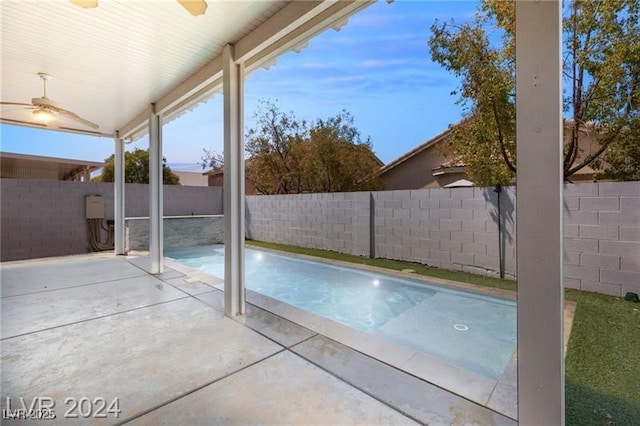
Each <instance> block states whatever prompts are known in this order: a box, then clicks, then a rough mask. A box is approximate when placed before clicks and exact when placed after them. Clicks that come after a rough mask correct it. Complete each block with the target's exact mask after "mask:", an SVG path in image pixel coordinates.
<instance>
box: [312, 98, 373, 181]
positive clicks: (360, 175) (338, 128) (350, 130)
mask: <svg viewBox="0 0 640 426" xmlns="http://www.w3.org/2000/svg"><path fill="white" fill-rule="evenodd" d="M305 145H306V149H307V153H306V155H305V156H304V159H303V163H302V164H303V168H304V176H305V181H306V185H307V188H308V190H309V191H310V192H350V191H369V190H377V189H381V187H382V183H381V181H380V180H379V179H378V178H376V177H374V176H373V173H374V172H375V171H376V170H378V169H379V168H380V167H381V163H380V160H378V158H377V157H376V156H375V155H374V154H373V150H372V146H371V142H370V140H369V139H368V138H367V139H366V140H364V141H363V140H361V138H360V132H359V131H358V129H357V128H356V127H355V124H354V118H353V116H352V115H351V114H350V113H348V112H347V111H344V110H343V111H342V112H340V113H339V114H337V115H336V116H334V117H330V118H329V119H327V120H322V119H319V120H317V121H316V122H315V123H314V124H313V125H312V126H311V129H310V130H309V139H308V141H307V142H306V143H305Z"/></svg>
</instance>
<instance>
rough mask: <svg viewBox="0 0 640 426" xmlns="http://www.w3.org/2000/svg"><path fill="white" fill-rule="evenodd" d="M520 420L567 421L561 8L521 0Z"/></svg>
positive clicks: (552, 1) (551, 0)
mask: <svg viewBox="0 0 640 426" xmlns="http://www.w3.org/2000/svg"><path fill="white" fill-rule="evenodd" d="M516 22H517V24H516V114H517V120H516V123H517V124H516V126H517V128H516V132H517V145H518V146H517V148H518V164H517V166H518V167H517V170H518V171H517V183H518V185H517V189H516V191H517V196H518V208H517V220H516V223H517V232H516V234H517V240H516V246H517V247H516V250H517V268H518V269H517V270H518V423H519V424H521V425H558V426H562V425H564V356H563V348H564V345H563V323H564V321H563V318H564V292H563V285H562V284H563V283H562V262H563V253H562V233H563V230H562V199H563V198H562V189H563V187H562V184H563V173H562V58H561V54H562V5H561V0H546V1H535V2H534V1H518V2H516Z"/></svg>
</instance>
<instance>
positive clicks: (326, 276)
mask: <svg viewBox="0 0 640 426" xmlns="http://www.w3.org/2000/svg"><path fill="white" fill-rule="evenodd" d="M165 256H167V257H170V258H173V259H176V260H177V261H179V262H181V263H183V264H185V265H187V266H190V267H192V268H195V269H199V270H201V271H204V272H206V273H208V274H211V275H214V276H216V277H220V278H222V277H224V247H223V246H203V247H195V248H189V249H179V250H172V251H167V252H165ZM245 274H246V275H245V277H246V278H245V285H246V286H247V288H249V289H251V290H253V291H256V292H258V293H261V294H264V295H266V296H269V297H272V298H274V299H278V300H281V301H283V302H285V303H288V304H291V305H294V306H297V307H299V308H301V309H304V310H307V311H310V312H313V313H315V314H317V315H321V316H323V317H325V318H329V319H332V320H334V321H338V322H340V323H343V324H345V325H348V326H350V327H353V328H356V329H359V330H362V331H365V332H368V333H371V334H374V335H377V336H381V337H383V338H386V339H388V340H391V341H393V342H395V343H398V344H400V345H403V346H405V347H409V348H411V349H414V350H416V351H419V352H422V353H425V354H428V355H431V356H434V357H437V358H439V359H442V360H444V361H447V362H449V363H452V364H455V365H458V366H460V367H462V368H465V369H467V370H470V371H473V372H476V373H478V374H482V375H484V376H486V377H489V378H492V379H498V378H499V377H500V375H501V374H502V372H503V371H504V369H505V367H506V365H507V363H508V362H509V360H510V359H511V357H512V355H513V352H514V350H515V345H516V304H515V301H512V300H507V299H501V298H497V297H492V296H486V295H482V294H478V293H474V292H467V291H461V290H456V289H451V288H448V287H443V286H438V285H429V284H425V283H424V282H422V281H412V280H408V279H402V278H397V277H394V276H391V275H385V274H377V273H373V272H368V271H362V270H358V269H350V268H344V267H340V266H335V265H329V264H326V263H321V262H313V261H309V260H304V259H300V258H296V257H290V256H285V255H280V254H273V253H268V252H263V251H260V250H252V249H247V250H246V253H245Z"/></svg>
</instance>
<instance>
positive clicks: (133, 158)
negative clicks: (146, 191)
mask: <svg viewBox="0 0 640 426" xmlns="http://www.w3.org/2000/svg"><path fill="white" fill-rule="evenodd" d="M114 158H115V156H114V155H113V154H112V155H111V156H110V157H109V158H107V159H106V160H105V165H104V167H103V169H102V175H101V179H102V182H113V180H114V172H115V163H114ZM166 163H167V159H166V158H164V157H163V158H162V182H163V183H164V184H165V185H179V184H180V178H179V177H178V175H176V174H175V173H173V172H172V171H171V169H170V168H169V167H168V166H167V164H166ZM124 181H125V182H126V183H146V184H148V183H149V150H147V149H140V148H136V149H135V150H133V151H132V152H129V151H126V152H125V153H124Z"/></svg>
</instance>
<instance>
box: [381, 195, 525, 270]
mask: <svg viewBox="0 0 640 426" xmlns="http://www.w3.org/2000/svg"><path fill="white" fill-rule="evenodd" d="M373 197H374V201H375V209H376V211H375V256H376V257H382V258H387V259H397V260H404V261H410V262H418V263H423V264H426V265H430V266H435V267H439V268H444V269H451V270H463V271H468V272H474V273H480V274H490V275H495V274H499V271H500V256H499V253H500V243H502V244H503V247H504V252H503V253H504V255H503V259H504V272H505V276H506V277H512V278H513V277H515V271H516V266H515V226H514V218H515V197H514V190H513V188H504V189H503V191H502V192H501V194H500V214H501V216H502V232H501V233H499V232H498V194H497V193H496V192H495V191H494V190H493V189H492V188H454V189H422V190H410V191H385V192H375V193H373ZM500 239H502V241H501V242H500V241H499V240H500Z"/></svg>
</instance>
